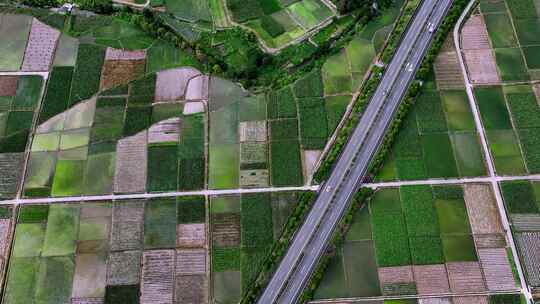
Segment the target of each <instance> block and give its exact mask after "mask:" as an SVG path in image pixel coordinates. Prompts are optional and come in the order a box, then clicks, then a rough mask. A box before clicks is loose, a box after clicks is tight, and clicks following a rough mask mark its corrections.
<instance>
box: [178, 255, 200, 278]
mask: <svg viewBox="0 0 540 304" xmlns="http://www.w3.org/2000/svg"><path fill="white" fill-rule="evenodd" d="M187 274H206V249H181V250H176V275H187Z"/></svg>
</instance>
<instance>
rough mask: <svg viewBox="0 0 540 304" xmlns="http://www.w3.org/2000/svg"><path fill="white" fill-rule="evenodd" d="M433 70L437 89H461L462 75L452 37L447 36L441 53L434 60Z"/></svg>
mask: <svg viewBox="0 0 540 304" xmlns="http://www.w3.org/2000/svg"><path fill="white" fill-rule="evenodd" d="M433 68H434V71H435V79H436V80H437V88H439V89H442V90H445V89H461V88H463V86H464V84H463V83H464V82H463V74H462V73H461V67H460V65H459V62H458V57H457V53H456V50H455V47H454V39H453V38H452V35H448V37H447V38H446V40H445V42H444V44H443V47H442V49H441V51H440V52H439V54H438V55H437V58H435V63H434V66H433Z"/></svg>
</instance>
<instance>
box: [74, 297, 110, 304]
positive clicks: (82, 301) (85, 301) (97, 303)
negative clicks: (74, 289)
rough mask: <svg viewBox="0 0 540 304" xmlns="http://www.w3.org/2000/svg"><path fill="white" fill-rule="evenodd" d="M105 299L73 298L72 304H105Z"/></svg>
mask: <svg viewBox="0 0 540 304" xmlns="http://www.w3.org/2000/svg"><path fill="white" fill-rule="evenodd" d="M104 302H105V299H104V298H71V304H103V303H104Z"/></svg>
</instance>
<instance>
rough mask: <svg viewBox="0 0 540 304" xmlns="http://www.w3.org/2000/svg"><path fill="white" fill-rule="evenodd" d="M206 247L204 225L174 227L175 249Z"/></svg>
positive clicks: (179, 225)
mask: <svg viewBox="0 0 540 304" xmlns="http://www.w3.org/2000/svg"><path fill="white" fill-rule="evenodd" d="M205 246H206V224H178V225H176V247H182V248H191V247H205Z"/></svg>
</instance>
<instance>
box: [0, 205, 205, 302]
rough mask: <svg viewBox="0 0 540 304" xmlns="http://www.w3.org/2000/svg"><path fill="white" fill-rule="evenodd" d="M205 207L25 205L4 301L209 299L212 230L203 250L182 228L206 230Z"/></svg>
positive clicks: (19, 219) (19, 224)
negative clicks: (209, 247) (201, 227)
mask: <svg viewBox="0 0 540 304" xmlns="http://www.w3.org/2000/svg"><path fill="white" fill-rule="evenodd" d="M186 205H187V206H186ZM188 206H189V207H191V208H188ZM201 209H202V210H203V211H204V210H205V200H204V197H179V198H177V199H175V198H165V199H159V200H149V201H142V200H140V201H136V200H133V201H116V202H114V203H111V202H100V203H86V204H80V205H79V204H71V205H25V206H24V207H21V208H20V210H19V214H18V217H17V226H16V228H15V236H14V238H15V240H14V245H13V250H12V252H11V257H10V260H9V272H8V275H7V278H6V289H5V293H4V298H3V302H4V303H21V301H25V302H26V301H28V302H33V301H44V302H49V303H56V302H70V301H71V302H74V303H83V302H84V303H87V302H88V301H100V302H102V303H139V301H140V303H151V302H152V303H153V301H154V300H155V299H157V298H159V299H162V300H164V301H169V302H171V303H172V302H173V301H174V302H175V303H182V299H185V297H186V296H188V295H189V297H190V298H192V299H195V301H196V302H199V303H203V302H207V301H208V300H207V299H208V291H207V286H208V275H207V270H206V256H207V252H206V249H205V248H207V246H206V233H205V229H204V228H203V229H202V234H200V235H198V238H200V239H201V241H202V242H200V243H198V245H193V244H192V245H186V244H185V243H182V242H179V240H183V239H185V238H186V237H191V238H193V237H194V235H193V234H189V235H186V233H187V232H186V231H189V229H178V228H186V226H197V225H203V226H204V225H205V223H206V217H205V212H201ZM201 214H202V216H201ZM177 231H179V232H178V233H177ZM175 281H176V282H177V284H176V285H175V284H173V282H175ZM34 282H35V284H34ZM186 282H191V283H193V285H192V286H191V285H190V284H186Z"/></svg>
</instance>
